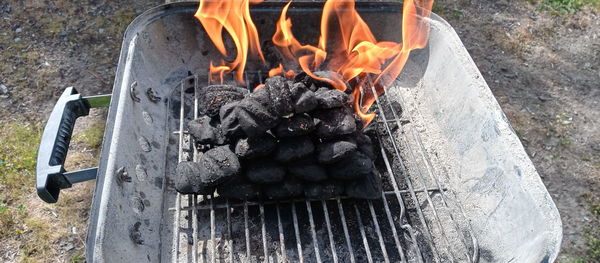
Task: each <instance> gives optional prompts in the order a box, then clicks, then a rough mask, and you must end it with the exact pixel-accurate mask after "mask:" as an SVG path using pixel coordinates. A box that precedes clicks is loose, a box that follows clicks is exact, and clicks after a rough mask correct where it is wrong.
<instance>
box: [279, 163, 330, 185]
mask: <svg viewBox="0 0 600 263" xmlns="http://www.w3.org/2000/svg"><path fill="white" fill-rule="evenodd" d="M288 171H289V172H290V174H291V175H292V176H295V177H296V178H298V179H301V180H304V181H310V182H319V181H323V180H325V179H327V171H326V170H325V169H324V168H323V167H322V166H320V165H318V164H317V163H315V162H312V163H303V162H298V163H294V164H291V165H290V166H288Z"/></svg>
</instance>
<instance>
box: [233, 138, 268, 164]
mask: <svg viewBox="0 0 600 263" xmlns="http://www.w3.org/2000/svg"><path fill="white" fill-rule="evenodd" d="M275 147H277V140H276V139H275V138H273V136H272V135H270V134H268V133H266V134H265V135H264V136H260V137H251V138H245V139H240V140H239V141H238V142H237V144H236V145H235V154H236V155H237V156H238V157H240V158H242V159H254V158H257V157H263V156H266V155H268V154H269V153H271V152H272V151H273V150H275Z"/></svg>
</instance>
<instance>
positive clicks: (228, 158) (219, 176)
mask: <svg viewBox="0 0 600 263" xmlns="http://www.w3.org/2000/svg"><path fill="white" fill-rule="evenodd" d="M199 163H200V164H201V165H202V166H203V167H204V169H205V171H206V173H203V174H201V175H200V176H201V182H202V185H204V186H217V185H219V184H221V183H223V182H226V181H229V180H231V179H232V178H234V177H235V176H237V175H239V174H240V171H241V165H240V162H239V160H238V158H237V156H236V155H235V153H233V152H232V151H231V150H230V149H229V147H228V146H219V147H216V148H213V149H211V150H209V151H207V152H205V153H204V154H203V155H202V157H201V158H200V161H199Z"/></svg>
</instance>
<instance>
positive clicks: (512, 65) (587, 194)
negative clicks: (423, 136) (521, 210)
mask: <svg viewBox="0 0 600 263" xmlns="http://www.w3.org/2000/svg"><path fill="white" fill-rule="evenodd" d="M162 2H163V1H160V0H144V1H142V0H137V1H136V0H121V1H117V0H99V1H75V0H56V1H38V0H24V1H20V0H4V1H1V2H0V19H1V20H2V22H1V23H0V85H3V86H5V87H6V88H7V89H6V91H5V90H3V88H2V86H0V125H4V124H6V123H8V122H11V121H18V122H23V121H33V122H38V123H44V122H45V120H46V118H47V117H48V115H49V113H50V111H51V110H52V107H53V105H54V103H55V101H56V99H57V98H58V97H59V96H60V94H61V92H62V91H63V90H64V88H66V87H68V86H74V87H76V89H77V90H78V91H80V92H81V93H82V94H85V95H95V94H103V93H110V92H111V87H112V83H113V80H114V72H115V70H116V66H117V63H118V56H119V52H120V45H121V40H122V35H123V32H124V30H125V28H126V26H127V25H128V24H129V23H130V21H131V20H132V19H133V18H135V16H136V15H138V14H140V13H141V12H143V11H144V10H146V9H148V8H150V7H152V6H156V5H158V4H160V3H162ZM538 6H539V5H538V4H537V3H535V1H508V0H497V1H496V0H494V1H492V0H486V1H469V0H443V1H442V0H441V1H439V3H438V4H437V5H436V9H435V11H436V12H437V13H438V14H440V15H441V16H442V17H444V18H445V19H447V20H448V21H449V23H450V24H451V25H452V26H453V27H454V28H455V30H456V31H457V33H458V34H459V36H460V37H461V39H462V41H463V43H464V44H465V46H466V47H467V49H468V51H469V53H470V54H471V56H472V57H473V59H474V61H475V63H476V64H477V66H478V67H479V69H480V70H481V72H482V73H483V76H484V77H485V79H486V81H487V82H488V84H489V86H490V88H491V89H492V92H493V93H494V95H495V96H496V98H497V100H498V101H499V102H500V104H501V106H502V109H503V110H504V112H505V113H506V115H507V116H508V118H509V119H510V122H511V124H512V125H513V128H514V129H515V130H516V131H517V133H518V134H519V136H520V138H521V141H522V142H523V144H524V145H525V147H526V150H527V151H528V153H529V155H530V156H531V159H532V161H533V163H534V164H535V166H536V167H537V169H538V172H539V174H540V176H542V179H543V181H544V183H545V185H546V187H547V188H548V191H549V192H550V193H551V195H552V198H553V199H554V202H555V203H556V205H557V207H558V209H559V211H560V214H561V217H562V222H563V231H564V237H563V243H562V250H561V254H560V256H559V260H560V261H561V262H563V261H564V262H570V261H574V260H578V259H588V260H590V261H592V260H593V259H589V254H590V252H589V249H590V244H589V242H588V241H589V236H590V235H591V236H592V237H593V236H594V235H596V238H600V237H598V236H597V235H599V234H598V233H600V229H599V228H600V215H599V214H598V213H599V212H597V211H596V212H594V210H593V207H600V128H599V127H598V125H599V124H598V120H600V17H599V15H600V14H599V12H598V11H597V10H596V9H593V8H591V7H585V8H583V9H582V10H580V11H578V12H577V13H575V14H572V15H565V14H558V15H557V14H552V13H551V12H548V11H543V10H539V8H538ZM94 118H95V119H94ZM94 118H92V119H91V121H85V122H82V124H78V125H79V126H82V125H83V126H85V125H92V124H93V123H94V120H96V119H101V118H102V116H97V117H94ZM82 129H85V127H83V128H82ZM72 151H73V152H74V153H77V151H80V152H85V153H86V154H89V150H86V149H85V148H82V149H72ZM89 155H91V154H89ZM96 156H97V153H96ZM90 158H95V157H94V156H92V157H90ZM72 167H77V166H76V165H75V166H72ZM91 189H92V187H91V186H90V185H89V184H87V185H85V186H81V187H80V186H75V187H74V188H73V189H71V190H69V192H68V193H67V194H68V195H71V196H72V197H73V199H76V200H77V203H78V205H77V206H76V208H74V210H77V211H73V212H72V213H73V214H79V215H81V219H82V220H79V221H81V222H77V223H76V225H74V224H60V225H59V226H60V227H63V228H65V229H68V230H67V232H76V233H78V234H73V237H69V238H71V239H73V240H77V241H71V239H69V238H67V239H61V241H58V242H56V243H55V244H52V246H51V247H53V248H54V249H55V250H56V253H54V254H51V255H52V256H53V260H54V261H60V262H64V261H69V260H71V261H73V255H76V256H77V255H82V254H83V249H84V248H83V241H82V240H83V238H84V237H85V230H84V229H85V227H86V225H85V222H84V221H85V220H84V219H85V217H86V216H87V209H88V208H89V205H87V204H89V202H90V199H91V194H89V192H90V191H91ZM31 199H35V195H34V194H33V195H32V198H31ZM31 202H32V203H33V204H26V206H27V207H31V208H32V209H35V208H36V207H37V208H40V210H42V208H43V211H44V212H43V213H51V212H48V211H53V210H51V209H52V208H51V207H52V206H49V205H41V204H40V201H39V200H36V201H31ZM596 209H598V208H596ZM72 227H76V231H73V229H72ZM62 231H65V230H62ZM586 236H587V238H586ZM65 240H66V241H65ZM18 242H19V240H18V239H17V240H12V241H11V243H3V244H4V245H2V246H0V260H1V261H8V262H11V261H17V260H18V259H19V255H17V253H16V252H15V250H16V249H17V247H19V244H18ZM65 244H66V245H65ZM65 246H66V247H67V248H69V249H65ZM71 246H72V247H71ZM75 262H77V261H75Z"/></svg>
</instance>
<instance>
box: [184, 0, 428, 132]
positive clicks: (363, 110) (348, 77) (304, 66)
mask: <svg viewBox="0 0 600 263" xmlns="http://www.w3.org/2000/svg"><path fill="white" fill-rule="evenodd" d="M259 2H262V0H223V1H215V2H213V1H208V0H201V1H200V7H199V9H198V12H197V13H196V15H195V16H196V17H197V18H198V19H199V20H200V22H201V23H202V25H203V26H204V28H205V29H206V32H207V33H208V35H209V37H210V38H211V40H212V41H213V43H214V44H215V46H216V48H217V50H219V52H221V54H223V56H227V51H226V48H225V45H224V41H223V38H222V31H223V29H225V30H226V31H227V32H228V33H229V35H230V36H231V38H232V39H233V42H234V44H235V46H236V51H237V55H236V58H235V59H234V60H233V61H231V62H228V63H221V65H218V66H213V65H212V63H211V66H210V73H211V80H212V81H215V82H216V81H218V80H221V81H222V79H223V75H224V74H225V73H228V72H231V71H235V76H236V80H237V81H238V82H243V79H242V76H243V71H244V69H245V64H246V61H247V59H248V55H249V54H255V55H256V56H258V58H259V59H260V60H261V61H262V62H263V63H264V58H263V55H262V53H261V50H260V43H259V39H258V33H257V31H256V27H255V26H254V23H253V22H252V19H251V18H250V11H249V5H250V4H251V3H259ZM291 4H292V2H291V1H290V2H289V3H287V4H286V5H285V7H284V8H283V10H282V12H281V15H280V17H279V20H278V21H277V24H276V31H275V34H274V35H273V37H272V41H273V44H274V45H275V46H276V47H277V48H278V50H279V51H280V52H281V54H282V55H283V56H284V57H285V58H286V59H288V60H292V61H295V62H296V63H297V64H298V66H299V67H300V69H301V70H302V71H304V72H305V73H306V74H307V75H309V76H311V77H312V78H315V79H318V80H321V81H324V82H328V83H329V84H331V85H332V86H333V87H335V88H336V89H339V90H341V91H345V90H346V89H347V83H352V84H353V85H354V87H353V92H352V96H353V99H354V110H355V111H356V115H357V116H359V117H360V118H361V119H363V121H364V123H365V126H366V125H367V124H368V123H370V122H371V121H372V120H373V119H374V118H375V114H374V113H368V111H369V109H370V107H371V106H372V105H373V103H374V102H375V98H376V97H377V96H381V95H382V94H383V93H384V92H385V90H386V89H387V88H389V87H390V86H391V85H392V84H393V82H394V80H395V79H396V78H397V77H398V75H399V74H400V73H401V72H402V69H403V68H404V65H405V64H406V61H407V60H408V57H409V55H410V52H411V51H412V50H415V49H420V48H423V47H425V46H426V45H427V41H428V39H429V16H430V14H431V8H432V5H433V0H405V1H404V5H403V16H402V21H399V22H401V23H402V43H395V42H390V41H378V40H377V39H376V38H375V36H374V35H373V33H372V32H371V29H370V28H369V26H368V25H367V23H366V22H365V21H364V20H363V19H362V17H361V16H360V14H359V13H358V11H356V9H355V3H354V1H352V0H347V1H342V0H327V2H326V3H325V5H324V6H323V14H322V16H321V27H320V30H321V31H320V36H319V39H318V43H317V46H312V45H303V44H301V43H300V42H299V41H298V40H297V39H296V38H295V37H294V34H293V32H292V20H291V18H289V17H288V16H287V12H288V9H289V8H290V5H291ZM334 23H337V26H338V27H337V28H338V30H339V34H338V35H339V36H340V39H333V41H332V39H330V35H334V34H331V33H332V32H328V30H330V28H332V26H335V24H334ZM328 41H329V43H331V42H333V43H335V46H334V47H328ZM328 49H331V50H335V51H336V52H330V53H328ZM287 64H288V63H286V65H287ZM321 68H326V69H327V70H330V71H334V72H337V73H338V74H339V75H340V76H341V77H338V76H336V74H330V76H329V77H328V78H323V77H320V76H317V75H316V74H315V73H314V72H315V71H317V70H320V69H321ZM295 74H296V72H295V71H293V70H288V71H285V69H284V67H283V65H282V64H279V66H278V67H276V68H273V69H271V70H270V71H269V74H268V75H269V77H272V76H275V75H284V76H285V77H286V78H288V79H292V78H293V77H294V76H295ZM261 87H262V86H260V85H259V86H258V87H256V89H259V88H261ZM256 89H255V90H256ZM373 90H375V91H374V92H373Z"/></svg>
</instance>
